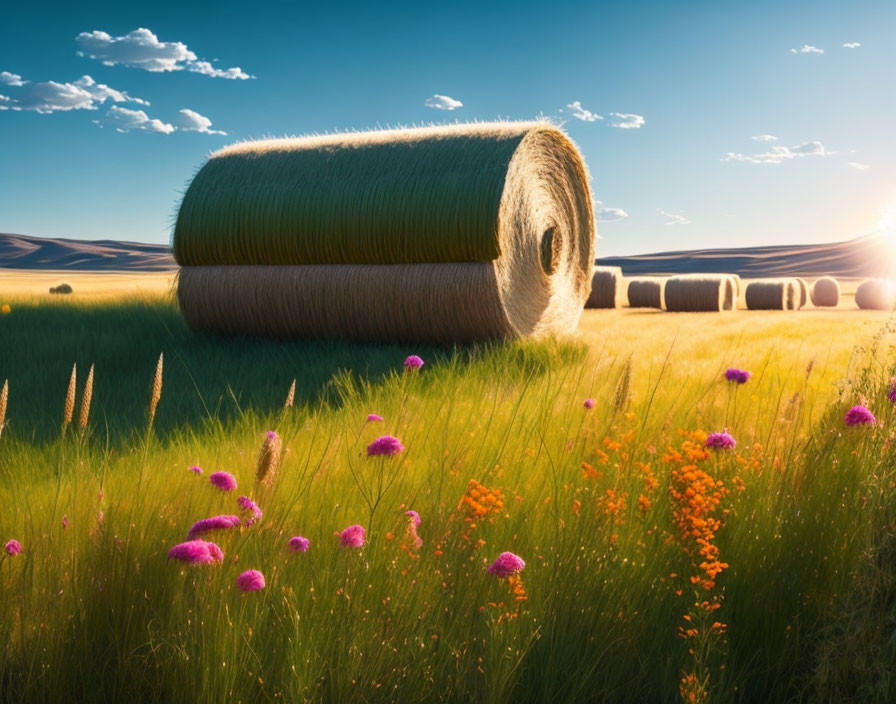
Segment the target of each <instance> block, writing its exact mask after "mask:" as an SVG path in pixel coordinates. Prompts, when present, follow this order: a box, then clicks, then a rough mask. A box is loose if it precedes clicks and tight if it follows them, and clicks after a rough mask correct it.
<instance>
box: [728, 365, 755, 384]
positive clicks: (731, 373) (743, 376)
mask: <svg viewBox="0 0 896 704" xmlns="http://www.w3.org/2000/svg"><path fill="white" fill-rule="evenodd" d="M751 376H753V375H752V374H750V372H748V371H747V370H746V369H733V368H732V369H729V370H727V371H726V372H725V378H726V379H727V380H728V381H735V382H737V383H738V384H746V383H747V379H749V378H750V377H751Z"/></svg>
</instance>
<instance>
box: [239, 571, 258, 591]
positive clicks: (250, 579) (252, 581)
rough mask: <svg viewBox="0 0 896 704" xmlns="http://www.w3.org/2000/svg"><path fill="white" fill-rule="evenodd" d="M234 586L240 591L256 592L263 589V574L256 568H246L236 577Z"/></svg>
mask: <svg viewBox="0 0 896 704" xmlns="http://www.w3.org/2000/svg"><path fill="white" fill-rule="evenodd" d="M236 586H237V587H238V588H239V590H240V591H241V592H257V591H258V590H259V589H264V575H263V574H262V573H261V572H259V571H258V570H246V571H245V572H243V573H242V574H241V575H240V576H239V577H237V578H236Z"/></svg>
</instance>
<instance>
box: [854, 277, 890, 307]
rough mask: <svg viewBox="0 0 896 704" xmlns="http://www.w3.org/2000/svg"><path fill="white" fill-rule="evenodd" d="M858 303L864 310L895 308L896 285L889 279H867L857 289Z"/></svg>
mask: <svg viewBox="0 0 896 704" xmlns="http://www.w3.org/2000/svg"><path fill="white" fill-rule="evenodd" d="M856 305H857V306H858V307H859V308H861V309H862V310H893V309H894V308H896V286H894V284H893V282H892V281H889V280H887V279H866V280H865V281H863V282H862V283H860V284H859V286H858V288H857V289H856Z"/></svg>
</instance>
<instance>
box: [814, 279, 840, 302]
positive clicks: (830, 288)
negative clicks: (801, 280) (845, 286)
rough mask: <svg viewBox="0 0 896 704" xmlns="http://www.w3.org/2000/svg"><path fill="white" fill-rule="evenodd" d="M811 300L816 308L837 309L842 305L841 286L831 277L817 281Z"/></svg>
mask: <svg viewBox="0 0 896 704" xmlns="http://www.w3.org/2000/svg"><path fill="white" fill-rule="evenodd" d="M811 298H812V305H813V306H815V307H816V308H836V307H837V306H838V305H839V304H840V284H839V283H838V282H837V279H834V278H832V277H830V276H824V277H822V278H820V279H816V281H815V283H814V284H812V294H811Z"/></svg>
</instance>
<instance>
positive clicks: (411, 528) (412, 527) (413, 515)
mask: <svg viewBox="0 0 896 704" xmlns="http://www.w3.org/2000/svg"><path fill="white" fill-rule="evenodd" d="M404 515H405V516H409V517H410V520H409V521H408V531H407V533H408V539H409V540H411V542H413V543H414V545H415V546H416V547H418V548H419V547H422V546H423V539H422V538H421V537H420V535H419V534H418V533H417V528H418V527H419V526H420V523H422V521H421V520H420V514H419V513H417V512H416V511H405V512H404Z"/></svg>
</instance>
